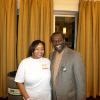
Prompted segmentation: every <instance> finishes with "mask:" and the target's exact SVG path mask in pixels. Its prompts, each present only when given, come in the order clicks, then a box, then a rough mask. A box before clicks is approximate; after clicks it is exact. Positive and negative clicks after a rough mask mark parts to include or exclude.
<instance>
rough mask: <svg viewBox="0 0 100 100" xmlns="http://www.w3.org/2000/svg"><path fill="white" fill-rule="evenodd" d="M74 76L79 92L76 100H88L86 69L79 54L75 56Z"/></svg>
mask: <svg viewBox="0 0 100 100" xmlns="http://www.w3.org/2000/svg"><path fill="white" fill-rule="evenodd" d="M74 57H75V58H74V67H73V68H74V75H75V83H76V91H77V94H76V95H77V99H76V100H86V69H85V66H84V64H83V61H82V58H81V56H80V55H79V54H76V55H75V56H74Z"/></svg>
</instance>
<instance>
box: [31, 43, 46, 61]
mask: <svg viewBox="0 0 100 100" xmlns="http://www.w3.org/2000/svg"><path fill="white" fill-rule="evenodd" d="M43 55H44V46H43V44H42V43H39V44H38V45H37V47H36V48H35V51H34V52H33V53H32V57H33V58H35V59H39V58H41V57H43Z"/></svg>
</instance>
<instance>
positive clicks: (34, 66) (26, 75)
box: [15, 40, 51, 100]
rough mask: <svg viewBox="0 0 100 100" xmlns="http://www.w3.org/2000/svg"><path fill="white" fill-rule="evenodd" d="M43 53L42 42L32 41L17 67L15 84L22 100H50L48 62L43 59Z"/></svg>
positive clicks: (43, 45)
mask: <svg viewBox="0 0 100 100" xmlns="http://www.w3.org/2000/svg"><path fill="white" fill-rule="evenodd" d="M44 51H45V44H44V42H43V41H40V40H35V41H33V43H32V44H31V45H30V47H29V55H28V57H27V58H25V59H24V60H22V61H21V63H20V65H19V67H18V70H17V73H16V77H15V82H16V83H17V85H18V87H19V90H20V92H21V94H22V96H23V98H24V100H51V88H50V77H51V75H50V61H49V59H47V58H44V57H43V55H44Z"/></svg>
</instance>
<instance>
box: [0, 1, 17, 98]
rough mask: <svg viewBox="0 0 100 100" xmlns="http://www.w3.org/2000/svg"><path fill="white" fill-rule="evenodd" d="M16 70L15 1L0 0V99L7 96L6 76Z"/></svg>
mask: <svg viewBox="0 0 100 100" xmlns="http://www.w3.org/2000/svg"><path fill="white" fill-rule="evenodd" d="M15 69H16V0H0V97H6V96H7V74H8V72H10V71H14V70H15Z"/></svg>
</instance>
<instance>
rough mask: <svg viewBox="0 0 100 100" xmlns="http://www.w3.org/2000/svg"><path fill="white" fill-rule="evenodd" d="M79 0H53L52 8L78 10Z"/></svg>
mask: <svg viewBox="0 0 100 100" xmlns="http://www.w3.org/2000/svg"><path fill="white" fill-rule="evenodd" d="M78 4H79V0H54V10H66V11H78Z"/></svg>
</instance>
